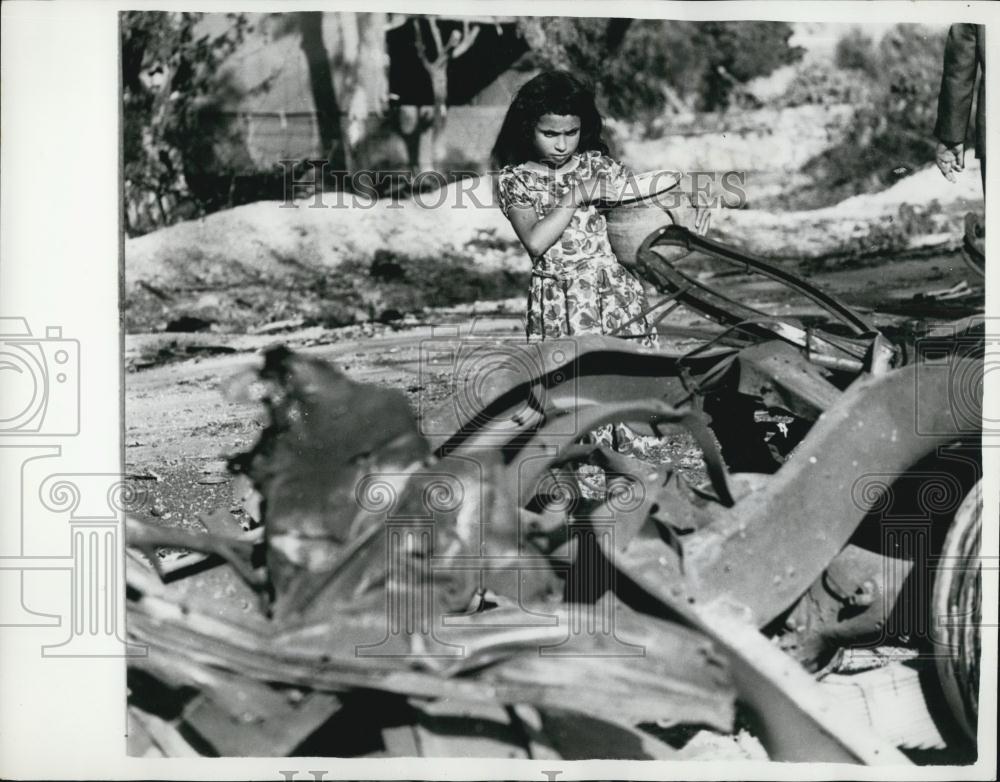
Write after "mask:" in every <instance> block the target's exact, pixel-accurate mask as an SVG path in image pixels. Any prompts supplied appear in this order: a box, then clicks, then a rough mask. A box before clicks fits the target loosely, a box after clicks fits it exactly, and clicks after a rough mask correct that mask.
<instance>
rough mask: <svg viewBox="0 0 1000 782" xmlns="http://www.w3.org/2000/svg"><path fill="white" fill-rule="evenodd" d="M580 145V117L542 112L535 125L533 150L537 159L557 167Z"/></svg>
mask: <svg viewBox="0 0 1000 782" xmlns="http://www.w3.org/2000/svg"><path fill="white" fill-rule="evenodd" d="M578 146H580V118H579V117H577V116H573V115H562V114H543V115H542V116H541V118H540V119H539V120H538V123H537V124H536V125H535V152H536V153H537V154H538V161H539V162H540V163H545V164H547V165H549V166H552V167H553V168H558V167H559V166H561V165H562V164H563V163H565V162H566V161H567V160H569V157H570V155H572V154H573V153H574V152H576V148H577V147H578Z"/></svg>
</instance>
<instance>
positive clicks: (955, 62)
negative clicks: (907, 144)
mask: <svg viewBox="0 0 1000 782" xmlns="http://www.w3.org/2000/svg"><path fill="white" fill-rule="evenodd" d="M976 64H977V63H976V25H974V24H953V25H952V26H951V27H950V28H949V29H948V40H947V41H946V42H945V46H944V73H943V74H942V76H941V92H940V94H939V95H938V115H937V124H936V125H935V126H934V135H935V136H937V138H938V139H939V140H941V141H943V142H944V143H946V144H959V143H961V142H963V141H965V135H966V132H967V131H968V129H969V112H970V110H971V109H972V91H973V88H974V87H975V84H976Z"/></svg>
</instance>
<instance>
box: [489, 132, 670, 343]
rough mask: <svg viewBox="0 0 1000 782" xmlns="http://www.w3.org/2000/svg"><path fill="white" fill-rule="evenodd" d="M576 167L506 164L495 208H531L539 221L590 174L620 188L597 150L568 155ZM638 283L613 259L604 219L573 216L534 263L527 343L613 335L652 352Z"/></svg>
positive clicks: (587, 209) (616, 172)
mask: <svg viewBox="0 0 1000 782" xmlns="http://www.w3.org/2000/svg"><path fill="white" fill-rule="evenodd" d="M573 159H574V160H575V161H576V166H574V167H571V168H570V170H568V171H565V172H561V173H557V172H554V171H553V172H546V173H541V172H538V171H535V170H534V169H532V168H528V167H527V166H525V165H523V164H522V165H517V166H507V167H505V168H503V169H502V170H501V171H500V173H499V174H498V176H497V194H498V200H499V203H500V208H501V209H502V210H503V213H504V214H505V215H507V214H508V213H509V210H510V208H511V207H513V206H530V207H533V208H534V210H535V213H536V214H537V215H538V216H539V218H542V217H544V216H545V215H547V214H548V213H549V212H550V211H552V209H553V208H555V205H556V202H557V201H558V200H559V198H561V197H562V195H563V194H564V193H566V191H567V190H568V189H569V188H570V187H572V186H573V185H574V184H575V183H577V182H579V181H581V180H584V179H588V178H590V177H592V176H594V175H598V176H604V177H606V178H607V180H608V182H610V183H611V184H612V185H617V186H618V187H619V188H622V187H624V186H625V183H626V180H627V177H628V171H627V170H626V169H625V168H624V167H623V166H622V165H621V164H620V163H618V162H616V161H615V160H613V159H612V158H610V157H609V156H607V155H603V154H601V153H600V152H596V151H590V152H583V153H578V154H576V155H574V156H573ZM645 306H646V297H645V292H644V291H643V289H642V285H641V284H640V283H639V281H638V280H636V278H635V277H633V276H632V275H631V274H630V273H629V271H628V270H627V269H626V268H625V267H624V266H622V265H621V264H620V263H619V262H618V259H617V258H616V257H615V254H614V252H613V251H612V249H611V244H610V243H609V241H608V231H607V226H606V224H605V221H604V216H603V215H601V214H600V212H598V210H597V208H596V207H594V206H593V205H588V206H581V207H580V208H578V209H577V210H576V212H575V213H574V214H573V219H572V220H571V222H570V224H569V225H568V226H567V227H566V230H565V231H564V232H563V235H562V237H560V239H559V240H558V241H557V242H556V243H555V244H553V245H552V247H550V248H549V249H548V250H547V251H546V252H545V254H544V255H542V256H541V257H538V258H534V259H533V261H532V270H531V285H530V288H529V290H528V317H527V333H528V338H529V339H532V338H535V339H548V338H553V337H566V336H572V335H575V334H613V335H615V336H618V337H622V338H625V339H637V340H639V342H640V344H642V345H645V346H647V347H655V346H656V344H657V340H656V333H655V331H653V329H652V328H650V326H649V323H648V321H647V320H646V318H645V317H644V316H643V314H642V313H643V309H644V308H645Z"/></svg>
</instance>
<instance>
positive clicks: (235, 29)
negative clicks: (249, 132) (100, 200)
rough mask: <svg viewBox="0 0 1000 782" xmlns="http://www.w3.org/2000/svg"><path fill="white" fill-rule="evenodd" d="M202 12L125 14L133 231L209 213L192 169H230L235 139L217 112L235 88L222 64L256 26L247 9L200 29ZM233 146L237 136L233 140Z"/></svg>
mask: <svg viewBox="0 0 1000 782" xmlns="http://www.w3.org/2000/svg"><path fill="white" fill-rule="evenodd" d="M203 16H204V15H203V14H200V13H187V12H184V13H175V12H161V11H126V12H125V13H123V14H122V17H121V44H122V87H123V94H122V101H123V146H124V158H125V166H124V180H125V206H126V209H125V220H126V230H127V231H128V232H129V233H130V234H137V233H145V232H146V231H149V230H152V229H154V228H157V227H160V226H162V225H168V224H170V223H172V222H175V221H176V220H178V219H183V218H184V217H190V216H194V215H197V214H202V213H204V212H205V211H206V210H207V208H209V207H208V205H207V204H206V202H205V198H204V197H203V195H202V194H199V193H198V192H197V190H196V189H195V188H192V186H191V181H190V180H191V178H192V174H193V173H195V174H196V173H197V172H199V171H204V170H206V168H208V167H211V168H213V169H215V170H218V169H220V168H225V167H226V165H227V161H225V160H220V159H219V155H218V151H219V146H220V144H219V142H220V141H223V140H228V141H230V142H233V141H235V140H236V134H235V132H234V130H233V129H232V128H230V127H229V123H228V120H226V119H225V118H224V117H223V116H222V115H221V113H220V112H219V111H218V108H219V105H220V104H221V102H222V101H224V100H225V99H226V98H227V97H230V96H231V95H232V92H233V87H232V85H231V83H230V82H229V81H228V80H226V79H225V78H223V77H221V76H220V73H219V69H220V66H221V64H222V63H223V61H224V60H225V59H226V58H227V57H228V56H229V55H230V54H231V53H232V52H233V51H234V50H235V48H236V47H237V46H239V44H240V43H241V42H242V41H243V38H244V36H245V34H246V33H247V31H248V30H249V25H248V23H247V19H246V16H245V15H243V14H228V15H227V16H228V17H229V20H230V22H231V24H229V25H227V27H226V29H224V30H223V31H222V32H220V33H218V34H211V33H205V32H201V31H199V29H198V24H199V22H200V21H201V19H202V17H203ZM227 146H229V145H227ZM234 147H235V148H237V149H238V148H239V145H238V143H237V144H235V145H232V146H229V148H234ZM228 163H229V165H231V166H232V165H236V164H238V161H232V160H231V161H228Z"/></svg>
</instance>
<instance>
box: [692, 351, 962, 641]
mask: <svg viewBox="0 0 1000 782" xmlns="http://www.w3.org/2000/svg"><path fill="white" fill-rule="evenodd" d="M963 371H968V372H971V371H973V370H972V368H971V367H964V366H958V367H956V372H959V373H961V372H963ZM949 383H950V377H949V376H948V375H946V374H945V373H930V374H929V375H928V373H923V374H922V375H921V378H920V387H919V393H920V394H921V396H922V397H923V404H924V407H925V409H924V415H925V416H926V419H925V420H924V426H925V428H924V429H923V432H921V431H918V427H917V419H916V400H915V392H916V390H917V368H916V367H914V366H910V367H904V368H902V369H900V370H898V371H895V372H892V373H889V374H886V375H883V376H881V377H877V378H861V379H859V380H858V381H856V382H855V383H854V384H853V385H852V386H851V387H850V388H849V389H848V390H847V391H846V392H845V393H844V395H843V397H842V398H841V400H840V402H839V403H838V404H837V405H836V406H835V407H833V408H831V409H829V410H827V411H826V412H825V413H824V414H823V415H821V416H820V417H819V420H818V421H817V422H816V424H815V425H814V427H813V428H812V430H810V432H809V434H808V435H807V437H806V438H805V440H803V442H802V443H801V444H800V445H799V447H798V449H797V450H796V453H795V457H794V459H792V460H791V461H790V462H789V463H787V464H785V465H784V466H783V467H782V468H781V469H780V470H779V471H778V472H777V473H776V474H775V475H774V477H773V478H772V479H771V480H770V481H768V483H767V485H766V486H765V487H764V488H763V489H762V490H760V491H757V492H754V493H752V494H750V495H748V496H747V497H745V498H743V499H742V500H741V501H740V503H739V504H738V505H737V506H735V507H733V508H731V509H728V510H720V511H719V514H718V517H717V521H716V522H715V523H714V524H712V525H711V526H709V527H707V528H704V529H702V530H699V531H698V532H697V533H695V534H694V535H693V536H692V537H691V539H690V540H689V541H686V542H685V547H684V561H685V568H686V572H687V573H688V579H687V588H688V590H689V593H690V595H691V596H692V597H693V598H695V599H696V600H698V601H709V602H710V601H712V600H714V599H716V598H719V597H723V596H726V595H739V596H740V600H741V601H742V602H744V603H745V605H746V606H747V607H748V608H749V609H750V610H751V612H752V614H753V617H754V621H755V622H756V623H757V624H758V625H759V626H762V625H764V624H766V623H767V622H769V621H771V620H772V619H774V618H775V617H776V616H777V615H778V614H779V613H780V612H781V611H783V610H784V609H785V608H787V607H789V606H790V605H791V604H792V603H793V602H794V601H795V600H796V599H798V597H799V596H800V595H802V593H803V592H805V590H806V589H807V588H808V587H809V585H810V584H811V583H812V582H813V581H815V580H816V579H817V578H818V577H819V576H820V574H821V573H822V572H823V568H824V567H825V566H826V564H827V563H828V562H830V560H832V559H833V557H834V556H835V555H836V554H837V552H838V551H840V549H841V548H843V546H844V545H845V544H846V543H847V541H848V539H849V538H850V536H851V534H852V533H853V532H854V530H855V528H856V527H857V526H858V523H859V522H860V521H861V519H862V518H864V516H865V514H866V513H867V512H868V510H869V508H868V507H865V506H863V505H862V504H860V503H859V502H858V499H857V498H856V497H855V493H854V492H852V486H853V485H854V483H855V481H857V480H858V479H859V478H860V477H862V476H864V475H865V474H867V473H873V472H886V473H890V474H901V473H902V472H903V471H905V470H906V469H907V468H909V467H911V466H912V465H913V464H915V463H916V462H917V461H918V460H919V459H920V458H921V457H922V456H924V455H925V454H927V453H931V452H933V451H934V450H935V449H936V448H938V447H939V446H942V445H945V444H947V443H949V442H952V441H954V440H955V439H957V438H958V437H960V436H961V434H960V433H959V432H956V431H955V424H954V419H953V414H952V409H951V406H950V404H949V400H950V399H951V397H950V396H949V387H948V386H949ZM925 432H926V433H925Z"/></svg>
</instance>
